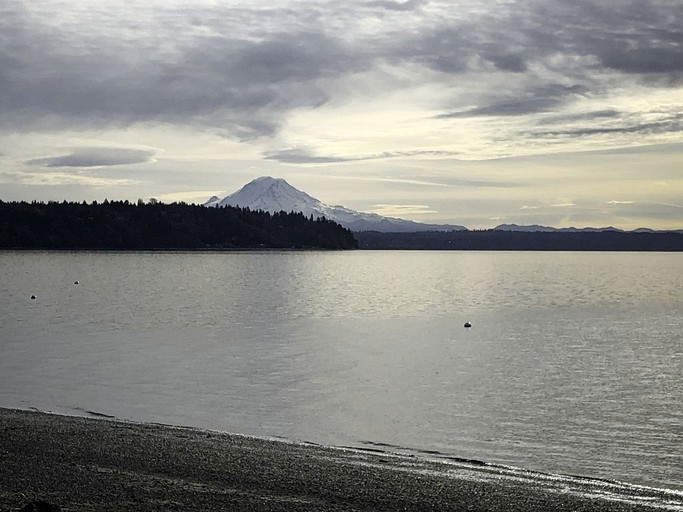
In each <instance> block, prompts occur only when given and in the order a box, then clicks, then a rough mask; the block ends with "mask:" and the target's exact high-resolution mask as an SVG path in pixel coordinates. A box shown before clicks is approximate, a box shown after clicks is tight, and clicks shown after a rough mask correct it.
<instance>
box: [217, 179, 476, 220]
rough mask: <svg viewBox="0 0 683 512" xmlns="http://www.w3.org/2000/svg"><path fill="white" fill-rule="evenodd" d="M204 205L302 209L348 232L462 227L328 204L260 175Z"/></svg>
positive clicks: (277, 180) (279, 180) (273, 209)
mask: <svg viewBox="0 0 683 512" xmlns="http://www.w3.org/2000/svg"><path fill="white" fill-rule="evenodd" d="M204 206H213V207H215V206H240V207H242V208H249V209H251V210H263V211H267V212H271V213H274V212H279V211H285V212H292V211H294V212H302V213H303V214H304V215H305V216H306V217H308V216H310V215H313V217H325V218H327V219H330V220H333V221H335V222H338V223H339V224H341V225H342V226H344V227H345V228H348V229H350V230H352V231H382V232H385V233H390V232H391V233H399V232H414V231H454V230H455V231H462V230H465V229H466V228H465V227H463V226H450V225H440V224H422V223H419V222H413V221H409V220H403V219H396V218H392V217H382V216H381V215H377V214H376V213H363V212H357V211H355V210H351V209H349V208H345V207H343V206H330V205H327V204H324V203H322V202H320V201H319V200H318V199H316V198H314V197H311V196H309V195H308V194H306V193H305V192H302V191H301V190H298V189H296V188H294V187H292V186H291V185H290V184H289V183H287V182H286V181H285V180H283V179H282V178H271V177H270V176H262V177H260V178H256V179H255V180H253V181H251V182H249V183H247V184H246V185H245V186H244V187H242V188H241V189H240V190H238V191H237V192H235V193H233V194H230V195H229V196H226V197H225V198H223V199H222V200H219V199H218V197H216V196H213V197H212V198H211V199H209V200H208V201H207V202H206V203H204Z"/></svg>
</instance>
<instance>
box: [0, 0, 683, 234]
mask: <svg viewBox="0 0 683 512" xmlns="http://www.w3.org/2000/svg"><path fill="white" fill-rule="evenodd" d="M681 13H683V2H681V1H680V0H673V1H672V0H643V1H639V2H605V1H599V0H582V1H577V2H565V1H561V0H518V1H512V0H505V1H504V0H500V1H491V0H457V1H436V0H404V1H394V0H350V1H348V2H343V3H340V2H333V1H314V0H301V1H275V2H272V1H268V2H266V1H256V2H255V1H253V0H252V1H249V2H246V1H234V0H229V1H209V0H206V1H193V2H189V1H180V0H174V1H168V0H165V1H163V2H162V1H150V0H144V1H143V0H132V1H130V0H129V1H125V2H124V1H108V2H104V1H95V2H93V1H85V0H69V1H66V0H45V1H41V2H28V1H21V0H17V1H14V2H5V3H3V4H0V69H1V70H2V72H1V73H0V90H2V94H1V95H0V200H33V199H38V200H62V199H67V200H78V201H81V200H88V201H90V200H93V199H97V200H102V199H104V198H105V197H107V198H110V199H130V200H136V199H137V198H140V197H141V198H148V197H157V198H160V199H162V200H165V201H181V200H184V201H188V202H200V203H201V202H204V201H205V200H207V199H208V198H209V196H211V195H214V194H215V195H219V196H222V195H226V194H228V193H231V192H234V191H235V190H237V189H238V188H240V187H241V186H242V185H244V184H245V183H246V182H248V181H250V180H252V179H254V178H256V177H258V176H263V175H270V176H276V177H282V178H285V179H286V180H288V181H289V182H290V183H291V184H292V185H293V186H295V187H297V188H299V189H301V190H304V191H305V192H307V193H308V194H310V195H312V196H314V197H316V198H318V199H320V200H321V201H323V202H325V203H328V204H341V205H344V206H347V207H350V208H354V209H356V210H361V211H375V212H379V213H383V214H391V215H394V216H400V217H403V218H407V219H412V220H416V221H424V222H432V223H437V222H438V223H452V224H461V225H465V226H468V227H471V228H483V227H492V226H494V225H495V224H497V223H517V224H545V225H552V226H557V227H566V226H570V225H574V226H579V227H583V226H608V225H613V226H615V227H620V228H624V229H633V228H637V227H640V226H647V227H652V228H659V229H681V228H683V200H682V199H681V198H683V168H682V166H683V137H682V135H681V134H682V133H683V30H682V29H681V28H680V27H681V24H682V23H681V22H682V21H683V20H682V19H681V17H682V16H681Z"/></svg>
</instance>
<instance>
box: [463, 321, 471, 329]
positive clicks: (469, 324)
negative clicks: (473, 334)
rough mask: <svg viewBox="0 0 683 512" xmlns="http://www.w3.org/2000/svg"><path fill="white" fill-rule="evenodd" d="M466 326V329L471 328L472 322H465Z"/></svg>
mask: <svg viewBox="0 0 683 512" xmlns="http://www.w3.org/2000/svg"><path fill="white" fill-rule="evenodd" d="M464 327H465V328H466V329H469V328H470V327H472V324H471V323H469V322H465V325H464Z"/></svg>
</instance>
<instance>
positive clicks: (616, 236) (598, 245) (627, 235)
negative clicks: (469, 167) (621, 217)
mask: <svg viewBox="0 0 683 512" xmlns="http://www.w3.org/2000/svg"><path fill="white" fill-rule="evenodd" d="M356 238H357V239H358V246H359V248H360V249H375V250H380V249H381V250H390V249H397V250H416V249H421V250H461V251H462V250H471V251H683V233H679V232H661V233H639V232H619V231H598V232H559V233H558V232H523V231H497V230H484V231H449V232H436V231H430V232H419V233H378V232H368V231H366V232H360V233H356Z"/></svg>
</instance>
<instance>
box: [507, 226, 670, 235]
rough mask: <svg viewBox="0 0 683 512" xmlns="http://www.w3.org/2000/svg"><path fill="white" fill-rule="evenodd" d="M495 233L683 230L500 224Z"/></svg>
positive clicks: (661, 231)
mask: <svg viewBox="0 0 683 512" xmlns="http://www.w3.org/2000/svg"><path fill="white" fill-rule="evenodd" d="M493 231H515V232H519V233H604V232H606V231H612V232H616V233H683V229H669V230H655V229H650V228H638V229H634V230H633V231H625V230H623V229H619V228H615V227H614V226H607V227H603V228H591V227H586V228H574V227H571V228H553V227H549V226H539V225H538V224H531V225H528V226H518V225H517V224H500V225H498V226H496V227H495V228H493Z"/></svg>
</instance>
